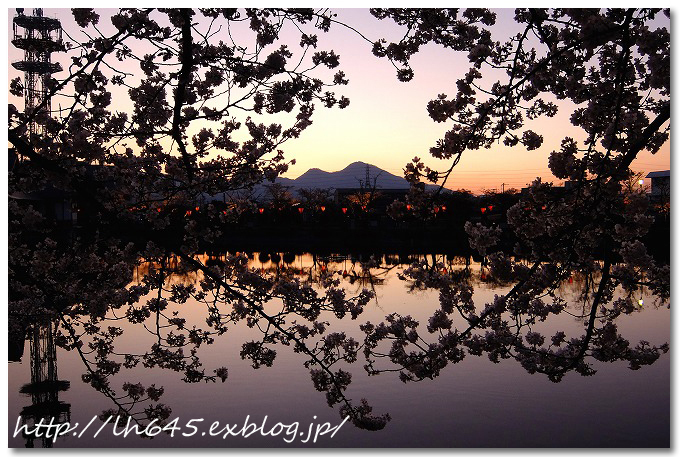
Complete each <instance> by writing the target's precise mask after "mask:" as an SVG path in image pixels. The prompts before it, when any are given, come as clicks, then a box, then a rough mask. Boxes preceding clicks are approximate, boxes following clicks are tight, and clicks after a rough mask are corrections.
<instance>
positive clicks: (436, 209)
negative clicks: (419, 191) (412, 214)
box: [406, 204, 446, 213]
mask: <svg viewBox="0 0 680 457" xmlns="http://www.w3.org/2000/svg"><path fill="white" fill-rule="evenodd" d="M412 209H413V206H412V205H411V204H407V205H406V211H411V210H412ZM439 211H442V212H443V211H446V205H441V206H435V207H434V212H435V213H438V212H439Z"/></svg>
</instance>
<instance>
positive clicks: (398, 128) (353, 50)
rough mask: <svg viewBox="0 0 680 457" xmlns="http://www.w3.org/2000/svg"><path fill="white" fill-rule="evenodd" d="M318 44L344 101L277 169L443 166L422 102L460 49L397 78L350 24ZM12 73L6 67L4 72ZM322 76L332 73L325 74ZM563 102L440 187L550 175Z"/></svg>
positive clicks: (445, 85) (17, 54) (437, 131)
mask: <svg viewBox="0 0 680 457" xmlns="http://www.w3.org/2000/svg"><path fill="white" fill-rule="evenodd" d="M336 12H337V14H338V17H337V19H338V20H340V21H343V22H345V23H347V24H349V25H351V26H353V27H354V28H356V29H358V30H361V31H362V33H363V34H364V35H365V36H366V37H367V38H369V39H371V40H375V39H378V38H383V37H384V38H387V39H388V40H389V39H398V37H399V29H398V27H396V26H395V25H394V24H391V23H389V22H388V21H378V20H377V19H375V18H373V17H372V16H371V15H370V13H369V12H368V10H367V9H338V10H336ZM109 13H110V12H109ZM498 13H499V15H498V21H497V25H496V26H495V27H494V30H493V31H494V32H496V33H498V34H499V38H496V39H503V38H505V37H506V36H508V35H509V34H511V33H513V31H514V30H513V22H512V11H511V10H499V11H498ZM45 15H46V16H50V17H57V18H59V19H61V20H62V24H63V27H64V29H65V30H67V31H68V32H69V33H71V34H77V33H79V28H78V26H77V25H75V23H74V21H73V20H72V18H71V16H70V10H65V9H61V10H60V9H46V10H45ZM107 15H108V14H107V12H106V11H105V10H102V12H101V16H102V29H104V28H105V26H106V23H107ZM13 16H14V10H13V9H10V10H9V14H8V22H7V23H8V25H9V27H8V29H9V30H8V35H9V36H11V34H12V27H11V23H12V17H13ZM664 19H665V18H664ZM108 25H109V26H110V24H108ZM668 27H670V21H668ZM288 32H293V31H292V30H285V29H284V33H283V35H282V37H283V38H284V39H285V36H286V33H288ZM298 40H299V38H298ZM319 43H320V46H319V48H320V49H333V50H335V52H336V53H337V54H339V55H340V69H341V70H343V71H344V72H345V73H346V75H347V78H348V79H349V81H350V83H349V85H348V86H345V87H340V88H339V89H338V90H337V93H338V94H339V95H340V94H341V95H345V96H347V97H348V98H350V100H351V103H350V105H349V107H347V108H346V109H344V110H339V109H330V110H329V109H325V108H322V107H318V108H317V110H316V111H315V114H314V117H313V121H314V124H313V125H312V126H310V127H309V128H308V129H307V130H305V131H304V132H303V133H302V135H301V137H300V138H299V139H296V140H293V141H290V142H287V143H286V144H285V145H284V148H283V149H284V151H285V152H286V155H287V157H288V158H295V160H296V164H295V165H294V166H292V167H291V168H290V170H289V171H288V172H287V173H286V175H285V176H287V177H290V178H295V177H297V176H299V175H301V174H302V173H304V172H305V171H307V170H308V169H309V168H321V169H323V170H326V171H336V170H340V169H342V168H344V167H346V166H347V165H348V164H350V163H352V162H355V161H363V162H368V163H372V164H374V165H376V166H378V167H380V168H382V169H384V170H387V171H389V172H390V173H393V174H396V175H399V176H401V175H402V174H403V173H402V169H403V167H404V166H405V165H406V163H408V162H409V161H410V160H411V159H412V158H413V157H415V156H418V157H420V158H421V159H424V161H425V163H426V164H427V165H430V166H432V167H435V168H437V167H438V168H441V169H444V168H448V162H446V161H443V162H441V161H438V160H436V159H433V158H431V157H430V155H429V152H428V151H429V148H430V147H431V146H433V145H434V144H435V143H436V141H437V140H438V139H439V138H441V137H442V136H443V135H444V133H445V132H446V130H447V129H448V128H449V127H450V124H446V123H443V124H437V123H435V122H433V121H432V120H431V119H430V117H429V116H428V114H427V110H426V106H427V102H428V101H429V100H431V99H433V98H435V97H436V96H437V95H438V94H440V93H446V94H448V95H449V96H454V95H455V90H456V89H455V82H456V80H457V79H458V78H460V77H461V76H462V75H463V74H464V73H465V72H466V71H467V69H468V67H469V65H468V63H467V59H466V57H465V56H464V55H463V54H460V53H456V52H452V51H450V50H445V49H442V48H440V47H438V46H436V45H428V46H426V47H424V48H423V49H422V50H421V52H420V53H419V54H417V55H416V56H415V57H414V58H413V60H412V67H413V69H414V71H415V78H414V80H413V81H411V82H409V83H401V82H399V81H398V80H397V78H396V75H395V69H394V67H392V65H391V64H390V63H389V61H387V60H386V59H378V58H376V57H375V56H373V55H372V53H371V45H370V44H369V43H368V42H366V41H365V40H364V39H362V38H361V37H359V36H358V35H357V34H355V33H354V32H352V31H350V30H347V29H345V28H343V27H341V26H338V25H334V26H333V27H332V28H331V31H330V32H329V33H327V34H323V33H319ZM291 48H293V49H295V48H297V46H291ZM297 49H299V48H297ZM22 57H23V54H22V52H21V51H19V50H17V49H15V48H13V46H12V45H11V43H10V44H9V60H10V62H13V61H16V60H21V59H22ZM65 67H66V66H65ZM19 75H20V73H19V72H17V71H16V70H14V69H13V68H12V67H11V66H10V68H9V77H10V79H11V78H13V77H15V76H19ZM328 75H332V72H329V73H327V74H326V76H325V77H328ZM322 77H324V76H323V75H322ZM10 101H11V102H14V103H16V102H15V101H12V100H10ZM19 105H21V104H20V103H19ZM569 108H570V107H569V106H567V105H565V104H560V111H559V113H558V115H557V116H556V117H554V118H552V119H545V120H540V121H536V122H534V123H533V124H532V125H531V127H532V129H534V130H536V131H537V132H538V133H540V134H542V135H543V136H544V140H545V141H544V143H543V146H542V147H541V148H539V149H538V150H535V151H527V150H525V149H524V148H523V147H521V146H517V147H515V148H507V147H504V146H503V145H501V144H499V145H498V146H496V147H493V148H491V149H488V150H487V149H482V150H471V151H467V152H466V153H465V154H463V157H462V159H461V161H460V163H459V164H458V166H457V167H456V169H455V171H454V172H453V174H452V176H451V178H450V179H449V182H448V183H447V187H449V188H453V189H457V188H466V189H470V190H472V191H473V192H476V193H477V192H480V191H482V190H483V189H494V188H496V189H499V190H500V188H501V185H502V184H505V188H506V189H507V188H510V187H515V188H521V187H524V186H525V185H526V184H527V183H529V182H530V181H531V180H533V179H534V178H536V177H537V176H540V177H542V178H543V179H544V180H553V178H552V175H551V174H550V171H549V170H548V168H547V165H548V156H549V154H550V152H551V151H552V150H553V149H555V148H556V147H558V146H559V144H560V141H561V139H562V138H563V137H565V136H575V137H578V134H577V131H575V130H574V129H573V128H572V127H571V125H570V123H569V120H568V119H569V116H570V114H571V109H573V106H572V107H571V109H569ZM118 109H120V110H122V111H124V110H126V109H129V105H127V106H126V105H120V107H119V108H118ZM670 155H671V154H670V142H667V143H666V144H665V145H664V146H663V147H662V149H661V150H660V151H659V152H658V153H657V154H655V155H652V154H650V153H649V152H646V151H644V152H642V153H641V154H640V155H639V157H638V158H637V159H636V160H635V162H634V163H633V169H634V170H636V171H643V172H649V171H654V170H667V169H670ZM555 182H556V183H558V182H559V181H555Z"/></svg>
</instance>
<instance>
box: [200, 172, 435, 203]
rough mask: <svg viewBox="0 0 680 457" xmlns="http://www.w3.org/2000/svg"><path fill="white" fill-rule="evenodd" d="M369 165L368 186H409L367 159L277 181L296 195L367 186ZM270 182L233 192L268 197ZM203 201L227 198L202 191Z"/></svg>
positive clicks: (383, 187)
mask: <svg viewBox="0 0 680 457" xmlns="http://www.w3.org/2000/svg"><path fill="white" fill-rule="evenodd" d="M366 167H368V178H369V180H370V183H368V186H370V187H372V186H373V184H374V182H375V186H376V189H377V190H380V189H404V190H406V189H408V188H409V187H410V186H409V183H408V181H406V180H405V179H404V178H402V177H400V176H396V175H393V174H392V173H389V172H387V171H385V170H383V169H381V168H379V167H376V166H375V165H371V164H367V163H365V162H354V163H351V164H349V165H347V166H346V167H345V168H343V169H342V170H340V171H324V170H321V169H319V168H310V169H309V170H307V171H306V172H304V173H303V174H301V175H300V176H298V177H297V178H295V179H291V178H283V177H278V178H276V181H274V182H275V183H276V184H280V185H282V186H285V187H287V188H289V191H290V192H291V193H292V194H293V195H295V194H296V193H297V192H298V191H299V190H300V189H359V188H360V187H361V186H362V183H364V184H363V185H364V187H366V184H365V181H366ZM271 184H272V183H270V182H264V183H261V184H258V185H256V186H255V187H254V188H253V190H252V192H248V191H240V192H235V193H234V194H239V195H243V196H245V195H249V196H250V198H255V199H265V200H266V199H267V198H268V194H269V193H268V192H267V189H266V186H269V185H271ZM426 188H428V189H436V188H437V186H433V185H431V184H426ZM202 199H203V201H211V200H225V201H226V200H227V197H226V196H225V195H223V194H219V195H211V196H209V195H203V196H202Z"/></svg>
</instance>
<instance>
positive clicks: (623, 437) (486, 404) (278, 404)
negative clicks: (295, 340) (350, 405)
mask: <svg viewBox="0 0 680 457" xmlns="http://www.w3.org/2000/svg"><path fill="white" fill-rule="evenodd" d="M414 257H418V256H414ZM421 257H422V256H421ZM427 257H428V259H429V258H430V256H427ZM438 259H439V260H443V261H444V262H445V263H447V264H448V267H449V268H451V269H456V268H464V264H463V262H462V261H461V259H457V258H446V257H444V256H438ZM285 260H287V261H288V263H284V262H283V261H281V262H280V263H279V264H278V266H279V267H284V268H288V269H294V270H295V271H296V272H297V273H298V274H300V276H301V278H302V279H305V278H308V277H309V275H310V274H312V275H313V274H314V272H315V271H316V269H317V268H319V265H320V263H319V259H318V258H316V257H314V256H312V255H310V254H304V255H298V256H295V258H294V259H293V258H292V257H288V258H286V259H285ZM379 260H380V263H381V264H382V267H381V268H374V269H372V270H371V273H372V275H371V276H370V277H368V276H366V275H362V274H361V270H360V268H358V263H356V262H353V261H352V259H351V258H349V257H347V258H345V257H342V256H335V257H332V258H330V259H325V261H326V262H327V263H325V265H326V268H328V269H329V270H331V271H335V272H336V275H337V277H338V278H340V279H341V281H342V284H343V285H344V287H345V288H346V289H347V290H348V294H351V293H358V292H359V291H361V289H362V288H364V287H366V288H369V289H371V288H372V289H373V290H374V291H375V293H376V298H375V299H373V300H372V301H371V302H370V303H369V304H368V306H367V307H366V309H365V311H364V313H363V314H361V315H360V316H359V318H358V319H357V320H354V321H352V320H350V319H349V318H348V317H346V318H345V319H343V320H336V319H332V318H327V319H324V320H328V321H329V322H330V329H331V330H333V331H346V332H348V333H349V334H352V335H356V337H357V339H358V340H359V341H362V340H363V339H362V333H361V331H360V330H359V328H358V327H359V325H360V324H362V323H364V322H366V321H371V322H373V323H377V322H381V321H382V320H383V319H384V317H385V316H386V315H387V314H390V313H393V312H396V313H400V314H402V315H411V316H412V317H414V318H415V319H416V320H418V321H420V322H421V328H422V327H425V326H426V325H427V320H428V318H429V317H430V316H431V315H432V313H433V312H434V311H435V310H436V309H437V308H438V306H439V303H438V298H437V292H436V291H431V290H415V291H412V290H410V289H409V285H408V283H407V282H405V281H403V280H401V279H400V278H399V277H398V274H399V273H400V272H401V271H403V269H404V268H405V267H406V266H405V265H404V263H401V262H407V261H410V260H413V259H403V258H402V259H400V258H399V257H398V256H384V257H381V258H380V259H379ZM250 264H251V266H252V267H253V268H257V269H262V270H266V271H274V270H275V269H276V268H277V265H275V264H274V263H272V262H271V260H267V259H265V258H264V257H259V256H258V255H254V256H253V258H252V260H251V261H250ZM469 268H470V269H471V272H472V280H473V283H474V288H475V295H474V298H475V303H477V304H478V305H477V306H478V309H479V308H481V307H483V306H484V303H488V302H490V301H492V300H493V297H494V295H495V294H502V293H503V292H505V291H507V289H504V288H499V287H494V286H491V285H489V284H487V283H486V282H484V281H483V280H482V276H483V274H484V272H483V268H482V267H481V266H480V265H479V264H478V263H474V262H473V263H471V264H470V266H469ZM143 270H144V269H143V267H140V271H138V275H140V276H141V275H142V274H144V271H143ZM345 272H346V274H343V273H345ZM172 280H176V281H180V280H181V281H184V282H186V281H191V280H192V278H173V279H171V281H172ZM579 286H581V284H580V282H579V281H578V280H575V281H574V282H573V284H569V285H568V287H566V288H565V289H563V290H561V291H560V294H561V296H562V297H564V298H566V299H567V300H568V301H570V305H569V308H568V311H570V312H572V313H573V314H578V313H580V312H581V309H579V306H578V305H577V304H575V303H574V301H575V300H576V296H577V294H578V287H579ZM640 299H642V300H643V302H644V306H642V307H641V308H640V310H638V311H636V312H634V313H633V314H631V315H628V316H621V317H620V318H619V319H618V321H617V323H618V327H619V330H620V333H621V334H622V335H623V336H624V337H625V338H627V339H628V340H630V341H631V344H633V345H634V344H637V342H638V341H639V340H647V341H649V342H650V343H651V344H653V345H660V344H663V343H665V342H670V310H669V309H668V308H667V307H666V306H654V303H653V299H652V298H650V297H648V296H646V295H644V293H643V294H642V295H640ZM177 308H178V309H177V310H178V311H179V312H180V313H181V316H182V317H184V318H186V319H187V322H188V325H189V326H190V325H192V323H196V325H202V326H203V327H205V317H206V314H205V309H204V308H203V307H201V306H199V305H198V304H197V303H195V302H191V301H189V302H187V303H186V304H184V305H181V309H179V308H180V307H177ZM120 326H121V327H122V328H123V330H124V334H123V336H122V337H120V338H119V339H118V342H117V346H116V352H121V353H124V352H134V351H135V350H136V349H137V348H139V347H143V348H148V347H150V345H151V344H153V336H152V335H150V334H149V333H148V332H147V331H146V330H145V329H144V328H143V326H141V325H133V324H130V323H121V324H120ZM542 328H543V329H544V330H546V331H545V334H548V335H550V334H551V333H550V330H552V331H553V333H554V331H557V330H563V331H565V332H566V333H567V335H568V336H574V337H579V336H581V335H582V334H583V322H582V320H580V319H577V318H575V317H573V316H570V315H568V314H561V315H559V316H551V319H549V321H548V322H546V323H545V325H544V326H543V327H542ZM260 335H261V334H260V333H259V332H258V331H257V330H256V329H252V328H248V326H246V325H245V324H244V323H243V322H240V323H238V325H236V326H234V327H233V328H232V329H231V330H229V331H228V332H227V333H226V334H224V335H222V336H220V337H217V338H216V339H215V343H214V344H212V345H208V346H202V347H201V348H200V349H199V353H200V357H201V361H202V363H203V365H204V366H205V367H206V368H207V369H208V371H209V370H212V369H213V368H216V367H220V366H225V367H227V368H228V369H229V377H228V379H227V381H226V382H224V383H222V382H219V381H218V382H216V383H196V384H187V383H185V382H183V381H182V380H181V378H182V375H181V374H179V373H176V372H174V371H170V370H162V369H156V368H154V369H147V368H144V367H143V366H142V365H141V364H140V365H138V366H137V367H135V368H132V369H123V370H121V372H120V373H118V374H117V375H116V376H114V378H113V379H112V385H114V386H115V387H116V388H118V389H119V388H120V386H121V385H122V383H123V382H126V381H131V382H141V383H142V384H144V385H149V384H153V383H155V384H156V385H157V386H158V385H162V386H163V387H164V389H165V394H164V395H163V397H162V399H161V401H162V402H163V403H165V404H167V405H168V406H169V407H170V408H171V409H172V413H171V416H170V418H171V419H174V418H179V420H178V424H179V425H180V426H182V427H183V428H182V430H181V432H190V431H191V429H190V428H185V427H184V424H186V423H187V422H188V421H189V420H190V419H199V418H200V419H203V421H202V422H194V424H196V425H198V426H199V428H198V431H197V432H196V433H195V434H194V435H193V436H191V437H182V436H178V434H176V435H175V436H174V437H170V436H167V435H163V434H161V435H159V436H157V437H155V438H154V439H151V440H149V439H142V438H139V437H136V436H128V437H127V438H123V437H122V436H118V437H117V436H113V434H112V433H111V428H110V427H108V428H106V429H105V430H104V431H102V432H101V433H100V434H99V435H98V436H97V437H96V438H94V437H93V435H94V433H95V432H96V430H97V429H98V428H99V426H100V425H101V424H102V422H101V421H100V420H99V419H95V421H94V423H93V424H92V425H91V426H90V428H89V429H88V430H87V431H86V432H85V433H83V435H82V436H73V434H71V433H69V436H64V437H59V439H58V440H57V441H56V443H55V444H54V447H116V448H118V447H294V446H300V447H310V446H317V447H455V448H460V447H463V448H467V447H494V448H503V447H546V446H547V447H598V446H605V447H668V446H670V357H669V355H668V354H665V355H662V356H661V358H660V359H659V360H657V361H656V363H654V364H653V365H651V366H644V367H642V368H641V369H639V370H636V371H633V370H630V369H629V368H628V367H627V364H626V363H623V362H614V363H599V362H597V361H591V363H593V367H594V368H596V369H597V373H596V374H595V375H594V376H590V377H582V376H580V375H579V374H578V373H575V372H570V373H568V374H567V375H566V376H565V377H564V378H563V379H562V381H561V382H559V383H553V382H551V381H550V380H549V379H548V378H547V377H546V376H544V375H540V374H534V375H531V374H528V373H527V372H526V371H525V370H524V369H523V368H522V367H521V366H520V364H519V363H517V362H516V361H514V360H503V361H501V362H500V363H498V364H495V363H492V362H491V361H490V360H489V359H488V358H487V357H486V356H482V357H475V356H468V357H466V358H465V359H464V360H463V361H462V362H461V363H458V364H454V365H449V366H447V367H446V368H445V369H444V370H442V372H441V375H440V376H439V377H437V378H435V379H433V380H425V381H422V382H417V383H406V384H405V383H402V382H401V381H400V380H399V379H398V376H397V374H396V373H383V374H381V375H379V376H370V377H369V376H367V375H366V372H365V371H364V370H363V368H362V366H363V362H362V359H361V356H360V358H359V360H358V361H357V362H356V363H354V364H352V365H351V366H350V368H349V370H350V371H351V372H352V373H353V381H352V384H351V385H350V386H349V388H348V391H347V395H348V397H351V398H352V399H355V400H356V401H358V400H359V399H360V398H367V399H368V400H369V402H370V404H371V406H373V408H374V412H375V413H378V414H382V413H389V414H390V416H391V418H392V420H391V421H390V422H389V423H388V424H387V426H386V427H385V428H384V429H383V430H381V431H365V430H361V429H358V428H356V427H354V426H353V425H352V424H351V423H349V422H348V423H346V424H344V425H343V426H342V427H341V428H340V429H339V430H338V431H337V432H336V433H335V434H334V436H333V437H332V438H331V437H330V434H327V435H325V436H320V437H319V438H318V440H317V442H316V443H315V444H313V443H312V442H311V440H309V441H308V442H306V443H303V442H301V441H302V440H303V439H304V436H302V437H299V438H297V439H296V440H295V441H293V442H292V443H290V444H289V443H286V442H284V440H283V438H286V436H285V434H282V435H279V436H276V437H272V436H262V435H261V434H260V433H254V434H253V435H252V436H250V437H249V438H243V437H241V436H238V437H233V436H230V437H227V438H223V437H222V436H218V437H211V436H210V434H209V433H206V434H205V435H203V433H204V432H207V431H208V428H209V424H211V423H212V422H215V421H218V422H219V423H220V424H226V423H228V424H239V425H238V428H240V427H241V425H242V424H244V422H245V421H246V418H247V417H249V421H250V423H255V424H261V423H262V420H263V419H264V417H265V416H267V424H268V425H267V427H266V429H270V428H271V427H273V426H274V425H275V424H276V423H277V422H280V423H282V424H292V423H294V422H298V423H299V424H300V425H299V430H300V432H305V433H306V432H307V430H308V427H309V426H310V424H313V428H312V429H313V430H315V428H314V426H315V425H316V424H321V423H324V422H329V423H330V424H332V425H338V424H339V423H340V422H341V418H340V415H339V413H338V410H337V407H336V408H334V409H333V408H329V407H328V406H327V404H326V400H325V397H324V394H323V393H320V392H318V391H316V390H315V389H314V386H313V384H312V382H311V380H310V376H309V371H308V370H307V369H306V368H305V367H304V366H303V363H304V361H305V357H304V356H303V355H301V354H298V353H295V352H294V351H293V349H292V347H291V346H281V345H278V346H277V357H276V360H275V362H274V364H273V366H272V367H263V368H260V369H257V370H255V369H253V368H252V367H251V364H250V362H249V361H247V360H242V359H241V357H240V350H241V345H242V344H243V343H244V342H246V341H250V340H253V339H255V340H256V339H257V338H258V337H259V336H260ZM30 349H31V345H30V344H29V342H28V341H27V342H26V344H25V350H24V354H23V357H22V359H21V361H20V362H11V363H9V428H10V430H9V434H10V437H9V445H10V446H11V447H23V446H24V445H25V444H26V443H25V440H24V438H23V437H22V436H21V434H18V435H17V436H13V434H14V429H15V425H16V423H17V418H18V417H19V416H20V414H21V413H22V409H24V408H26V407H29V406H30V405H31V401H32V400H31V396H29V395H26V394H22V393H20V389H21V388H22V386H24V385H25V384H27V383H29V382H30V380H31V363H30V360H31V353H30ZM56 357H57V362H58V364H57V366H58V378H59V379H60V380H65V381H69V382H70V387H69V388H68V389H67V390H65V391H62V392H60V393H59V401H61V402H63V404H65V405H68V406H69V409H70V421H71V423H76V422H77V423H79V424H80V428H78V429H76V430H77V432H79V431H80V430H81V429H82V428H83V426H84V424H87V423H88V422H89V421H90V420H91V419H92V418H93V417H94V416H96V415H98V414H100V413H101V412H102V411H103V410H106V409H109V408H112V407H113V404H112V403H111V400H110V399H108V398H106V397H105V396H103V395H102V394H101V393H99V392H97V391H95V390H94V389H93V388H92V387H90V386H89V385H88V384H86V383H84V382H83V381H82V380H81V375H82V374H83V373H84V372H85V368H84V366H83V362H82V360H81V359H80V358H79V356H78V354H77V353H76V352H75V351H68V352H67V351H64V350H62V349H59V348H58V349H57V351H56ZM24 411H25V410H24ZM298 436H299V433H298ZM41 444H42V443H41V441H40V440H37V441H36V442H35V446H36V447H39V446H41Z"/></svg>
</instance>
